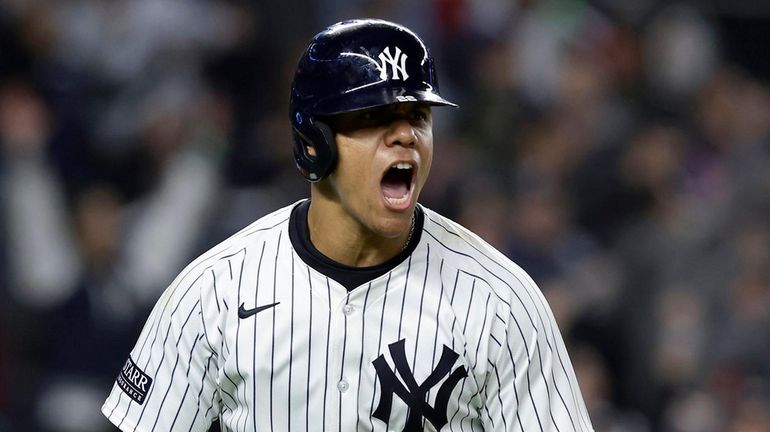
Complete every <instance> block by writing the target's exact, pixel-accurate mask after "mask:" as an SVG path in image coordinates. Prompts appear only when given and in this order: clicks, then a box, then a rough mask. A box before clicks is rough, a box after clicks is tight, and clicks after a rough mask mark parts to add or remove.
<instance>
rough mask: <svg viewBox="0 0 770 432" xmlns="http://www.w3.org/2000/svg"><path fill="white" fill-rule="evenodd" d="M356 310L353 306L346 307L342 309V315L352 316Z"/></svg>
mask: <svg viewBox="0 0 770 432" xmlns="http://www.w3.org/2000/svg"><path fill="white" fill-rule="evenodd" d="M355 310H356V309H355V308H354V307H353V306H351V305H345V306H343V307H342V313H344V314H345V315H350V314H352V313H353V312H354V311H355Z"/></svg>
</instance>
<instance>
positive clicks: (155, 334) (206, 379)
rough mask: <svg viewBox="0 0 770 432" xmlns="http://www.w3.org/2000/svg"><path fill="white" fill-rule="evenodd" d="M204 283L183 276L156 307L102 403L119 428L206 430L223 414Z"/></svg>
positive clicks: (198, 279) (139, 429)
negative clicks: (206, 319) (208, 323)
mask: <svg viewBox="0 0 770 432" xmlns="http://www.w3.org/2000/svg"><path fill="white" fill-rule="evenodd" d="M206 283H207V280H206V276H205V274H202V275H200V276H198V277H197V278H193V277H192V276H190V277H183V276H180V277H179V278H178V279H177V281H175V282H174V283H173V284H172V285H171V286H170V287H169V288H168V289H167V290H166V291H165V292H164V293H163V295H162V296H161V298H160V299H159V301H158V302H157V304H156V305H155V307H154V308H153V311H152V312H151V314H150V316H149V318H148V320H147V322H146V324H145V326H144V328H143V330H142V332H141V334H140V336H139V339H138V340H137V342H136V345H135V346H134V348H133V350H132V351H131V353H130V354H129V356H128V359H127V360H126V363H125V365H124V366H123V368H122V369H121V370H120V371H119V372H118V376H117V378H116V380H115V384H114V385H113V387H112V391H111V393H110V395H109V397H108V398H107V400H106V401H105V403H104V405H103V406H102V413H103V414H104V415H105V416H106V417H107V418H108V419H109V420H110V421H111V422H112V423H114V424H115V425H116V426H117V427H118V428H119V429H120V430H122V431H151V430H164V431H204V432H205V431H206V430H208V428H209V426H210V425H211V422H212V421H213V420H214V419H215V418H216V417H217V416H218V415H219V411H220V409H219V405H220V400H219V397H218V392H217V385H216V372H217V366H216V364H217V354H216V351H215V350H214V349H213V348H212V346H217V345H212V341H211V340H210V339H209V337H208V335H209V334H210V333H211V332H210V331H208V332H207V329H206V322H205V320H204V317H206V316H207V314H206V304H205V303H206V298H205V296H202V295H201V292H202V287H204V286H205V285H206ZM204 292H205V290H204Z"/></svg>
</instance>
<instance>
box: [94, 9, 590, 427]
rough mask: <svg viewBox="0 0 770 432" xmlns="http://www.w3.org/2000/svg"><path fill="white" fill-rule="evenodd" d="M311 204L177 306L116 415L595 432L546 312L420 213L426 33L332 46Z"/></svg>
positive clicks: (351, 24)
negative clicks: (424, 40)
mask: <svg viewBox="0 0 770 432" xmlns="http://www.w3.org/2000/svg"><path fill="white" fill-rule="evenodd" d="M290 105H291V124H292V127H293V133H294V137H293V144H294V156H295V161H296V164H297V167H298V168H299V171H300V172H301V173H302V175H303V176H304V177H305V178H307V179H308V180H309V181H310V199H308V200H302V201H299V202H297V203H295V204H293V205H290V206H288V207H286V208H283V209H280V210H278V211H276V212H274V213H272V214H270V215H268V216H265V217H263V218H262V219H259V220H257V221H256V222H254V223H253V224H251V225H250V226H248V227H246V228H245V229H243V230H242V231H240V232H238V233H237V234H235V235H233V236H232V237H231V238H229V239H227V240H225V241H224V242H222V243H221V244H219V245H218V246H216V247H214V248H213V249H211V250H210V251H208V252H206V253H205V254H203V255H202V256H201V257H199V258H198V259H196V260H195V261H193V262H192V263H191V264H190V265H189V266H187V268H185V269H184V270H183V271H182V272H181V273H180V274H179V276H178V277H177V278H176V279H175V280H174V281H173V283H172V284H171V286H170V287H169V288H168V289H167V290H166V291H165V293H164V294H163V295H162V297H161V298H160V300H159V301H158V303H157V305H156V306H155V308H154V310H153V311H152V313H151V314H150V317H149V319H148V321H147V324H146V325H145V327H144V329H143V331H142V333H141V335H140V336H139V340H138V341H137V343H136V346H135V347H134V349H133V350H132V351H131V353H130V354H129V356H128V359H127V360H126V363H125V366H124V367H123V369H122V370H121V371H120V372H119V373H118V376H117V380H116V382H115V385H114V387H113V389H112V392H111V393H110V395H109V397H108V399H107V400H106V402H105V403H104V406H103V407H102V411H103V413H104V414H105V415H106V416H107V417H108V418H109V419H110V421H112V422H113V423H114V424H115V425H117V426H118V427H119V428H120V429H121V430H123V431H206V430H207V429H208V428H209V427H210V425H211V424H212V422H214V421H219V423H220V428H221V429H222V430H225V431H330V432H331V431H422V430H427V431H438V430H441V431H560V432H566V431H591V430H593V429H592V426H591V423H590V420H589V418H588V415H587V413H586V409H585V406H584V403H583V400H582V397H581V394H580V389H579V388H578V384H577V382H576V380H575V375H574V372H573V368H572V365H571V363H570V360H569V357H568V354H567V351H566V349H565V346H564V343H563V341H562V338H561V336H560V334H559V330H558V328H557V326H556V323H555V322H554V318H553V316H552V313H551V311H550V309H549V307H548V305H547V304H546V302H545V300H544V298H543V295H542V294H541V292H540V291H539V289H538V288H537V287H536V285H535V283H534V282H533V281H532V279H531V278H530V277H529V276H528V275H527V274H526V273H525V272H524V271H523V270H521V269H520V268H519V267H517V266H516V265H515V264H513V263H512V262H510V261H509V260H508V259H507V258H506V257H505V256H503V255H502V254H501V253H500V252H498V251H496V250H495V249H493V248H492V247H491V246H490V245H488V244H487V243H485V242H484V241H483V240H482V239H480V238H479V237H477V236H476V235H474V234H473V233H471V232H469V231H468V230H466V229H464V228H463V227H461V226H460V225H458V224H456V223H454V222H452V221H451V220H448V219H446V218H444V217H442V216H441V215H439V214H437V213H435V212H433V211H431V210H430V209H428V208H426V207H424V206H421V205H420V204H418V202H417V200H418V197H419V194H420V190H421V189H422V187H423V185H424V184H425V181H426V180H427V178H428V173H429V171H430V166H431V159H432V154H433V137H432V120H431V109H432V107H437V106H454V104H452V103H451V102H449V101H447V100H445V99H444V98H442V97H441V96H440V94H439V86H438V81H437V78H436V72H435V70H434V66H433V59H432V57H431V55H430V53H429V51H428V49H427V48H426V47H425V45H424V43H423V42H422V41H421V40H420V38H419V37H418V36H416V35H415V34H414V33H413V32H411V31H410V30H408V29H406V28H404V27H402V26H400V25H397V24H393V23H390V22H386V21H381V20H354V21H345V22H341V23H338V24H335V25H332V26H331V27H329V28H327V29H325V30H324V31H322V32H321V33H319V34H318V35H316V36H315V37H314V38H313V40H312V41H311V42H310V44H309V46H308V47H307V49H306V50H305V52H304V54H303V55H302V57H301V59H300V61H299V64H298V66H297V70H296V74H295V77H294V81H293V83H292V88H291V102H290Z"/></svg>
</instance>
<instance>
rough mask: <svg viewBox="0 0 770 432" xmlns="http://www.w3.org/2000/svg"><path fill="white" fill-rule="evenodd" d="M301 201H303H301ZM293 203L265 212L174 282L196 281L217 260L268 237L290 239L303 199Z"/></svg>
mask: <svg viewBox="0 0 770 432" xmlns="http://www.w3.org/2000/svg"><path fill="white" fill-rule="evenodd" d="M299 202H301V201H299ZM299 202H296V203H293V204H291V205H288V206H286V207H283V208H281V209H278V210H276V211H274V212H272V213H270V214H268V215H265V216H263V217H261V218H259V219H257V220H256V221H254V222H253V223H251V224H249V225H248V226H246V227H244V228H243V229H241V230H240V231H238V232H236V233H235V234H233V235H231V236H230V237H228V238H226V239H225V240H223V241H221V242H220V243H218V244H217V245H215V246H213V247H212V248H210V249H209V250H207V251H206V252H204V253H203V254H201V255H200V256H198V257H197V258H196V259H194V260H193V261H192V262H190V263H189V264H188V265H187V266H186V267H185V268H184V269H183V270H182V271H181V272H180V273H179V275H178V276H177V277H176V278H175V280H174V282H173V283H172V286H173V285H184V284H185V281H193V280H196V279H198V278H200V277H201V275H202V274H203V273H205V272H206V271H208V270H209V269H211V268H213V267H215V266H216V265H217V264H219V263H222V262H226V261H228V260H231V259H232V258H233V257H237V256H242V255H245V254H246V253H247V251H249V249H252V248H254V247H259V246H260V245H261V244H262V243H264V242H265V241H266V240H267V239H273V238H279V237H281V236H283V237H285V238H286V241H288V234H287V232H286V231H287V230H288V225H289V218H290V216H291V211H292V209H293V208H294V207H295V206H296V205H297V204H298V203H299Z"/></svg>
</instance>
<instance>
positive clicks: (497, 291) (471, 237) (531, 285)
mask: <svg viewBox="0 0 770 432" xmlns="http://www.w3.org/2000/svg"><path fill="white" fill-rule="evenodd" d="M423 211H424V212H425V223H424V226H423V231H424V232H423V240H424V241H426V242H427V243H428V244H429V245H433V246H430V247H431V249H432V250H433V249H436V250H435V253H437V254H440V255H441V257H442V259H444V263H445V265H449V266H451V267H454V268H456V269H457V270H458V271H459V272H460V273H464V274H467V275H468V276H470V277H473V278H475V279H477V280H479V281H480V282H482V284H481V286H486V287H487V289H488V290H489V291H490V294H492V295H493V297H495V298H496V299H497V303H498V314H500V315H502V317H504V318H505V317H512V316H524V317H529V318H528V319H527V321H530V323H532V324H534V322H536V321H539V320H538V318H537V317H538V316H541V315H542V314H543V313H545V314H546V315H548V314H549V313H550V312H547V311H548V310H549V308H548V306H547V304H546V301H545V298H544V297H543V294H542V292H541V291H540V288H539V287H538V286H537V284H536V283H535V281H534V280H533V279H532V278H531V277H530V275H529V274H527V272H526V271H525V270H524V269H522V268H521V267H520V266H518V265H517V264H516V263H514V262H513V261H511V260H510V259H509V258H508V257H507V256H505V255H504V254H503V253H502V252H500V251H499V250H497V249H496V248H495V247H493V246H492V245H490V244H489V243H487V242H486V241H485V240H484V239H482V238H481V237H479V236H478V235H477V234H475V233H473V232H472V231H470V230H469V229H467V228H465V227H463V226H462V225H460V224H459V223H457V222H455V221H453V220H451V219H449V218H447V217H444V216H442V215H440V214H438V213H436V212H434V211H432V210H430V209H428V208H425V207H423ZM506 321H507V318H506Z"/></svg>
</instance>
